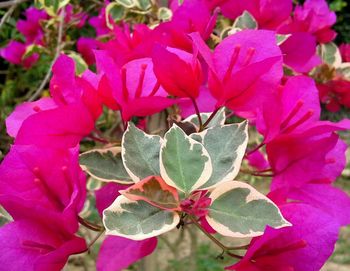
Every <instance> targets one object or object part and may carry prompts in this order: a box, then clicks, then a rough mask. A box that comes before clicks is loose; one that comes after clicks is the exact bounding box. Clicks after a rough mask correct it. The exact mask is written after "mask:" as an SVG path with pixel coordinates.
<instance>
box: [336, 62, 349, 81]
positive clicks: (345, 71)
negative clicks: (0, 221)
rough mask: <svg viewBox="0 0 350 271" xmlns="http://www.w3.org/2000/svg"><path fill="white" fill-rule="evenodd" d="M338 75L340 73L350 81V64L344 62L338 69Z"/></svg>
mask: <svg viewBox="0 0 350 271" xmlns="http://www.w3.org/2000/svg"><path fill="white" fill-rule="evenodd" d="M337 73H340V74H341V75H342V76H343V77H345V78H346V79H347V80H349V81H350V63H349V62H344V63H342V64H340V65H339V67H338V68H337Z"/></svg>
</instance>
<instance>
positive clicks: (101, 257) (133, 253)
mask: <svg viewBox="0 0 350 271" xmlns="http://www.w3.org/2000/svg"><path fill="white" fill-rule="evenodd" d="M156 247H157V238H150V239H146V240H142V241H134V240H130V239H126V238H122V237H117V236H107V238H106V239H105V240H104V241H103V244H102V246H101V249H100V252H99V254H98V258H97V270H98V271H121V270H123V269H124V268H127V267H128V266H129V265H131V264H133V263H134V262H137V261H138V260H140V259H142V258H144V257H146V256H147V255H149V254H151V253H152V252H153V251H154V250H155V248H156Z"/></svg>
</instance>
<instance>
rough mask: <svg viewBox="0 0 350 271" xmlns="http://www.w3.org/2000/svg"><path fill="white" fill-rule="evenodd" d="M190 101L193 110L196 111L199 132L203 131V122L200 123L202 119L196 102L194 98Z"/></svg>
mask: <svg viewBox="0 0 350 271" xmlns="http://www.w3.org/2000/svg"><path fill="white" fill-rule="evenodd" d="M191 101H192V103H193V106H194V110H195V111H196V115H197V117H198V123H199V130H200V131H201V130H203V121H202V117H201V114H200V112H199V108H198V105H197V102H196V100H195V99H194V98H191Z"/></svg>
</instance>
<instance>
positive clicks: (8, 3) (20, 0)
mask: <svg viewBox="0 0 350 271" xmlns="http://www.w3.org/2000/svg"><path fill="white" fill-rule="evenodd" d="M27 1H28V0H12V1H5V2H2V3H0V8H11V7H13V6H16V5H18V4H21V3H24V2H27Z"/></svg>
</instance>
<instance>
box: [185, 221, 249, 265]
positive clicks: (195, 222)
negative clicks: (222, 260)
mask: <svg viewBox="0 0 350 271" xmlns="http://www.w3.org/2000/svg"><path fill="white" fill-rule="evenodd" d="M188 217H189V218H190V219H191V220H192V221H193V224H194V225H196V227H197V228H198V229H199V230H200V231H201V232H203V233H204V234H205V235H206V236H207V237H208V238H209V239H210V240H211V241H213V242H214V243H215V244H216V245H217V246H218V247H220V248H221V249H222V254H221V256H222V255H223V254H224V253H226V254H227V255H229V256H231V257H234V258H237V259H242V258H243V257H242V256H240V255H237V254H234V253H231V252H230V251H231V250H239V249H246V248H247V247H248V246H241V247H227V246H225V245H224V244H223V243H221V242H220V241H219V240H218V239H216V238H215V237H214V236H213V235H211V234H210V233H208V232H206V230H205V229H203V227H202V225H201V224H200V223H199V222H198V221H197V218H196V217H194V216H192V215H189V216H188Z"/></svg>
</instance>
